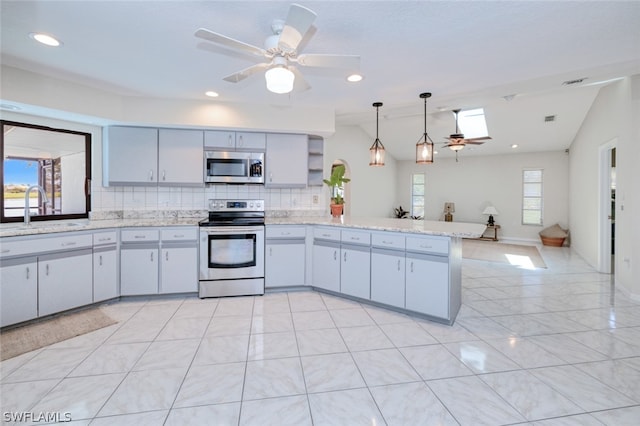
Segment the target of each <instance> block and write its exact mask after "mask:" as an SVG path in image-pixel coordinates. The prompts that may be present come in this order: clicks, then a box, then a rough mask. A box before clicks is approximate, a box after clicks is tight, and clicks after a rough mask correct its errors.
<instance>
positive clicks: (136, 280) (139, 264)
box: [120, 243, 159, 296]
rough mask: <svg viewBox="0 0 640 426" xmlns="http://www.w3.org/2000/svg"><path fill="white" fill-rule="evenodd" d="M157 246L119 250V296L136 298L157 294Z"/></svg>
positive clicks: (123, 246)
mask: <svg viewBox="0 0 640 426" xmlns="http://www.w3.org/2000/svg"><path fill="white" fill-rule="evenodd" d="M158 252H159V250H158V246H157V243H156V245H155V247H153V246H145V245H142V246H141V247H125V245H124V244H123V245H122V249H121V250H120V294H121V295H122V296H136V295H143V294H157V293H158V254H159V253H158Z"/></svg>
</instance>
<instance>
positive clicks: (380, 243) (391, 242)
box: [371, 233, 405, 250]
mask: <svg viewBox="0 0 640 426" xmlns="http://www.w3.org/2000/svg"><path fill="white" fill-rule="evenodd" d="M404 239H405V237H404V235H399V234H390V233H383V234H372V235H371V245H372V246H374V247H382V248H389V249H396V250H404Z"/></svg>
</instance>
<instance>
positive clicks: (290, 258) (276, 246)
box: [264, 225, 306, 288]
mask: <svg viewBox="0 0 640 426" xmlns="http://www.w3.org/2000/svg"><path fill="white" fill-rule="evenodd" d="M305 238H306V227H304V226H288V225H267V227H266V256H265V265H264V266H265V274H264V286H265V288H286V287H296V286H303V285H304V284H305V258H306V256H305V247H306V246H305Z"/></svg>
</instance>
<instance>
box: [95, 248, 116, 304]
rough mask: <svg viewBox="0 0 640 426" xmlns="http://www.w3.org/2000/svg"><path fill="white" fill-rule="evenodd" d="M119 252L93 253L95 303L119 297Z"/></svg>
mask: <svg viewBox="0 0 640 426" xmlns="http://www.w3.org/2000/svg"><path fill="white" fill-rule="evenodd" d="M119 295H120V292H119V290H118V251H117V250H116V249H115V247H114V248H113V249H110V250H104V251H96V252H94V253H93V301H94V302H100V301H103V300H108V299H113V298H114V297H118V296H119Z"/></svg>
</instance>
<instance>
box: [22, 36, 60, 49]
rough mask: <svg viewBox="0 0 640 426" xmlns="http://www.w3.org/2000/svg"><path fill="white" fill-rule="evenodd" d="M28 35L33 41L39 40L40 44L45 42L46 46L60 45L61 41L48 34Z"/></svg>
mask: <svg viewBox="0 0 640 426" xmlns="http://www.w3.org/2000/svg"><path fill="white" fill-rule="evenodd" d="M29 37H31V38H32V39H34V40H35V41H38V42H40V43H42V44H46V45H47V46H52V47H58V46H62V42H61V41H60V40H58V39H56V38H55V37H52V36H50V35H48V34H43V33H30V34H29Z"/></svg>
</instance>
